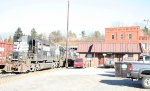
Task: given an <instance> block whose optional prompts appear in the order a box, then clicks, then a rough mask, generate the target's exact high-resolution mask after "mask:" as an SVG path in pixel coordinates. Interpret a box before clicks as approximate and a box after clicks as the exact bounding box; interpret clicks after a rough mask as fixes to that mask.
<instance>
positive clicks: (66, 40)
mask: <svg viewBox="0 0 150 91" xmlns="http://www.w3.org/2000/svg"><path fill="white" fill-rule="evenodd" d="M68 30H69V0H68V9H67V37H66V65H65V66H66V68H68Z"/></svg>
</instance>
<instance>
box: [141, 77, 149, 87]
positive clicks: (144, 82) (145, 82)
mask: <svg viewBox="0 0 150 91" xmlns="http://www.w3.org/2000/svg"><path fill="white" fill-rule="evenodd" d="M142 87H143V88H146V89H150V78H149V77H144V78H142Z"/></svg>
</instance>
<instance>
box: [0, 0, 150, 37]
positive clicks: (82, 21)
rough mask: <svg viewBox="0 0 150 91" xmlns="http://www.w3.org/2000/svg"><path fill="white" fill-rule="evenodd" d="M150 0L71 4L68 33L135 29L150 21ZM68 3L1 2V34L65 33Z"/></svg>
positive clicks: (52, 0) (84, 0)
mask: <svg viewBox="0 0 150 91" xmlns="http://www.w3.org/2000/svg"><path fill="white" fill-rule="evenodd" d="M149 4H150V0H70V23H69V24H70V26H69V30H72V31H73V32H75V33H77V34H78V35H79V34H80V33H81V31H82V30H85V31H86V32H87V33H91V32H92V31H95V30H99V31H100V32H101V33H104V30H105V28H107V27H113V26H117V25H127V26H134V25H140V26H142V25H143V24H144V22H143V20H144V19H150V5H149ZM66 24H67V0H0V33H1V34H3V37H5V36H6V35H7V34H12V33H14V31H16V29H17V28H18V27H21V29H22V30H23V32H24V33H25V34H30V31H31V29H32V28H33V27H34V28H35V29H36V31H37V32H38V33H45V34H48V33H50V32H51V31H54V30H61V32H63V33H64V34H65V33H66Z"/></svg>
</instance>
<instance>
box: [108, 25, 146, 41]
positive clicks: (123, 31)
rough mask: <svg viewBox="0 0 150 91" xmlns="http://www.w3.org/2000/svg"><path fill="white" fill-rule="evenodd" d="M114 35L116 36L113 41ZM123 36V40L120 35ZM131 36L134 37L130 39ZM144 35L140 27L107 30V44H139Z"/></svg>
mask: <svg viewBox="0 0 150 91" xmlns="http://www.w3.org/2000/svg"><path fill="white" fill-rule="evenodd" d="M112 34H113V35H114V39H112ZM121 34H122V35H123V39H121V38H120V35H121ZM129 34H131V35H132V38H131V39H129ZM142 35H144V34H143V32H142V31H141V30H140V27H139V26H132V27H115V28H106V29H105V42H107V43H108V42H109V43H114V42H118V43H127V42H131V43H138V42H139V36H142Z"/></svg>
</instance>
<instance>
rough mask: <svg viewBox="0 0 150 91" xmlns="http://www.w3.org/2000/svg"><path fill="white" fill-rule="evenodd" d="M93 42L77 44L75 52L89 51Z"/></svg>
mask: <svg viewBox="0 0 150 91" xmlns="http://www.w3.org/2000/svg"><path fill="white" fill-rule="evenodd" d="M92 47H93V44H91V43H81V44H78V49H77V52H91V50H92Z"/></svg>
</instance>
